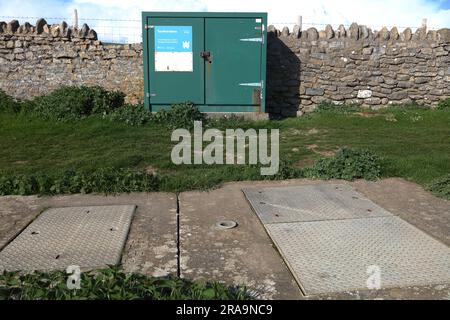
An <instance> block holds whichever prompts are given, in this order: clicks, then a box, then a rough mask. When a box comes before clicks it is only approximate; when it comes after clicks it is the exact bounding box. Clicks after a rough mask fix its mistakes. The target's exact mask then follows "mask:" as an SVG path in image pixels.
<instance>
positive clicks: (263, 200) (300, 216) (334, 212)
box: [243, 184, 392, 223]
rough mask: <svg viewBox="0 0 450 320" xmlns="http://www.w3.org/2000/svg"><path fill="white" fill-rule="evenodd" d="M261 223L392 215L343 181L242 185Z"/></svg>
mask: <svg viewBox="0 0 450 320" xmlns="http://www.w3.org/2000/svg"><path fill="white" fill-rule="evenodd" d="M243 192H244V194H245V196H246V197H247V199H248V201H249V202H250V204H251V205H252V207H253V209H254V211H255V212H256V214H257V215H258V216H259V218H260V219H261V221H262V222H263V223H282V222H298V221H322V220H336V219H354V218H372V217H384V216H392V214H391V213H389V212H388V211H386V210H385V209H383V208H381V207H379V206H378V205H376V204H375V203H373V202H372V201H370V200H369V199H367V198H365V197H364V196H363V195H361V194H360V193H358V192H356V191H355V190H354V189H353V188H352V187H350V186H347V185H342V184H326V185H323V184H322V185H306V186H295V187H277V188H260V189H243Z"/></svg>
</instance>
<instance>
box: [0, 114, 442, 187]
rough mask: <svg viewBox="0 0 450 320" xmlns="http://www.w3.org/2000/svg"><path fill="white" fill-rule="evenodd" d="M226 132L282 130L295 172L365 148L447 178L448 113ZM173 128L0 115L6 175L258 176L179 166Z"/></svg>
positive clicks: (178, 181)
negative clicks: (345, 150)
mask: <svg viewBox="0 0 450 320" xmlns="http://www.w3.org/2000/svg"><path fill="white" fill-rule="evenodd" d="M216 125H217V126H218V127H219V128H221V129H225V128H238V127H240V128H243V129H246V128H255V129H258V128H268V129H280V133H281V141H280V142H281V145H280V156H281V159H282V160H286V161H288V162H289V163H291V165H293V166H297V167H305V166H310V165H311V164H313V163H314V162H315V160H317V159H319V158H321V157H324V156H331V155H333V153H334V152H336V151H337V150H338V149H340V148H342V147H358V148H362V147H363V148H368V149H370V150H372V151H374V152H376V153H377V154H378V155H380V156H381V157H383V158H384V167H383V174H384V176H395V177H403V178H405V179H408V180H411V181H414V182H417V183H419V184H422V185H426V184H428V183H429V182H431V181H432V180H433V179H435V178H438V177H441V176H444V175H446V174H448V173H450V111H448V110H427V109H419V108H394V107H392V108H388V109H384V110H381V111H366V112H333V111H323V112H319V113H314V114H311V115H309V116H305V117H302V118H292V119H285V120H279V121H258V122H252V121H242V120H240V121H218V122H217V123H216ZM170 137H171V130H169V129H167V128H165V127H162V126H158V125H146V126H143V127H131V126H128V125H126V124H122V123H118V122H112V121H108V120H102V119H99V118H88V119H85V120H81V121H78V122H69V123H64V122H53V121H44V120H40V119H37V118H33V117H31V116H23V115H22V116H14V115H8V114H0V150H1V152H0V175H1V173H8V174H10V173H13V174H20V173H47V174H51V173H52V172H55V171H57V170H64V169H95V168H99V167H113V168H139V169H142V168H149V169H151V170H156V171H157V172H159V173H161V174H162V175H163V177H164V179H163V187H162V189H163V190H165V191H183V190H188V189H205V188H210V187H213V186H216V185H218V184H220V183H222V182H225V181H235V180H251V179H261V177H260V176H259V168H255V167H250V166H206V165H198V166H184V165H182V166H176V165H174V164H172V163H171V160H170V154H171V150H172V147H173V144H172V142H171V141H170Z"/></svg>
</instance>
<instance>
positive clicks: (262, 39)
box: [239, 36, 264, 44]
mask: <svg viewBox="0 0 450 320" xmlns="http://www.w3.org/2000/svg"><path fill="white" fill-rule="evenodd" d="M239 41H244V42H261V43H262V44H264V36H262V37H261V38H246V39H239Z"/></svg>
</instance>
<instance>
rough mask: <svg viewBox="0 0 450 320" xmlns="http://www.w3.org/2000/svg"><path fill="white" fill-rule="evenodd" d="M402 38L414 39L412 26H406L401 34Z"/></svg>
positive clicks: (406, 39) (405, 39)
mask: <svg viewBox="0 0 450 320" xmlns="http://www.w3.org/2000/svg"><path fill="white" fill-rule="evenodd" d="M401 39H402V40H403V41H410V40H411V39H412V30H411V28H406V29H405V30H403V32H402V34H401Z"/></svg>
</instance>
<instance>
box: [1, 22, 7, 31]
mask: <svg viewBox="0 0 450 320" xmlns="http://www.w3.org/2000/svg"><path fill="white" fill-rule="evenodd" d="M6 26H7V23H6V22H5V21H0V33H3V32H6Z"/></svg>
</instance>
